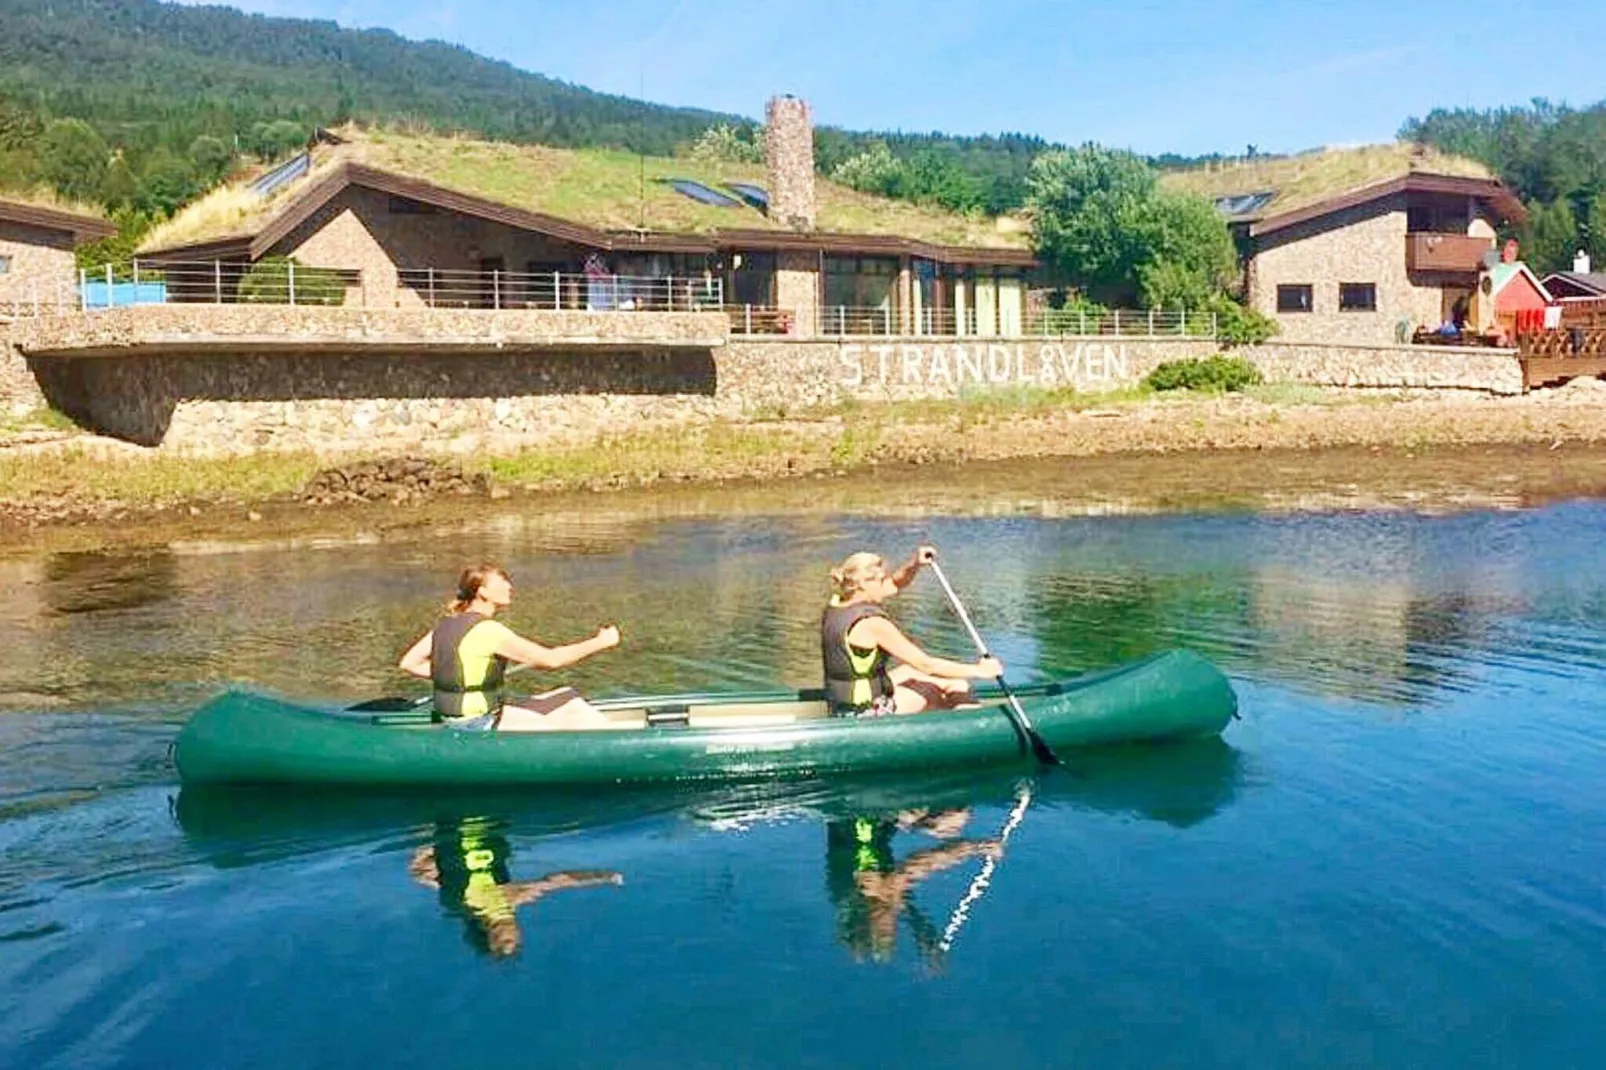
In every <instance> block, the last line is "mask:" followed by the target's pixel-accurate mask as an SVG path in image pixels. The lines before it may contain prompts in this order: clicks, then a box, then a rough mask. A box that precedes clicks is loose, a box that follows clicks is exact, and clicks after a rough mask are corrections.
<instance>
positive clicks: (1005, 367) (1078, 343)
mask: <svg viewBox="0 0 1606 1070" xmlns="http://www.w3.org/2000/svg"><path fill="white" fill-rule="evenodd" d="M1216 350H1217V346H1216V344H1215V343H1214V342H1210V341H1207V340H1204V339H1190V338H1182V339H1150V338H1060V339H1053V340H1039V339H1030V340H1019V339H1017V340H1000V341H993V342H987V341H976V340H967V339H959V340H952V339H947V340H936V339H930V338H862V339H852V338H850V339H846V340H843V341H829V342H823V341H800V342H792V341H762V342H749V341H743V340H740V339H732V340H731V342H730V343H729V344H727V345H726V346H725V347H724V349H722V350H721V351H720V353H719V356H718V361H719V392H720V396H721V397H722V398H725V399H728V400H729V401H730V402H731V404H732V405H733V406H734V407H736V408H737V409H738V410H741V411H748V412H751V411H760V410H775V409H783V410H794V411H795V410H798V409H804V408H808V407H811V406H817V405H828V404H834V403H837V402H841V401H847V400H855V401H897V400H916V399H940V398H955V397H961V396H964V395H966V394H972V393H976V392H978V391H986V390H1000V389H1005V390H1008V389H1015V390H1019V389H1027V388H1043V389H1059V388H1066V387H1068V388H1071V389H1074V390H1077V391H1080V392H1083V393H1100V392H1103V391H1108V390H1116V389H1119V388H1121V387H1128V386H1134V385H1136V384H1137V383H1138V382H1140V381H1142V379H1143V377H1144V376H1146V375H1148V374H1149V373H1150V372H1151V371H1153V370H1154V368H1155V366H1156V365H1158V364H1160V363H1161V362H1162V361H1167V360H1183V359H1186V358H1189V357H1207V356H1209V355H1211V354H1212V353H1214V352H1216Z"/></svg>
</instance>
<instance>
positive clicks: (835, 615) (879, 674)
mask: <svg viewBox="0 0 1606 1070" xmlns="http://www.w3.org/2000/svg"><path fill="white" fill-rule="evenodd" d="M884 616H886V613H884V612H883V611H882V609H881V607H880V606H879V605H877V604H876V603H874V602H854V603H852V604H851V605H845V606H842V605H835V604H833V605H829V606H826V607H825V614H824V615H823V616H822V617H821V618H820V654H821V657H822V659H823V660H824V662H825V695H826V700H827V701H829V702H830V704H831V712H832V713H853V712H860V711H863V710H866V709H869V708H870V706H872V705H873V704H874V703H875V701H876V699H879V698H885V697H887V696H890V695H891V694H892V692H893V683H892V677H891V676H889V675H888V673H887V662H888V661H889V660H891V659H890V658H889V657H888V655H887V652H886V651H885V650H882V649H881V648H880V647H868V648H866V647H857V646H854V645H853V644H852V643H849V642H848V633H849V632H851V631H852V630H853V626H854V625H855V624H857V623H859V622H860V621H861V620H864V619H866V618H867V617H884Z"/></svg>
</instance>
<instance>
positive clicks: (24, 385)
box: [0, 316, 45, 417]
mask: <svg viewBox="0 0 1606 1070" xmlns="http://www.w3.org/2000/svg"><path fill="white" fill-rule="evenodd" d="M7 329H8V324H7V322H6V320H5V317H3V316H0V417H4V416H13V415H14V416H21V415H22V414H23V413H28V412H32V411H33V410H35V409H37V408H39V407H40V406H41V405H43V404H44V403H45V395H44V393H43V391H41V390H40V389H39V382H38V380H37V379H35V378H34V374H33V370H32V369H31V368H29V367H28V362H27V361H26V360H24V359H23V356H22V354H21V353H19V352H17V350H16V349H15V348H13V347H12V345H11V342H10V341H9V340H8V338H7V337H6V331H7Z"/></svg>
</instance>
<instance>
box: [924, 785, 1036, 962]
mask: <svg viewBox="0 0 1606 1070" xmlns="http://www.w3.org/2000/svg"><path fill="white" fill-rule="evenodd" d="M1030 805H1032V786H1031V784H1030V783H1029V782H1022V784H1021V786H1020V793H1019V796H1018V797H1017V798H1016V800H1015V809H1013V810H1011V811H1010V812H1009V820H1008V821H1005V822H1004V831H1002V832H1000V833H999V834H998V850H997V851H995V852H993V853H992V854H990V855H988V856H987V857H986V858H985V859H984V860H983V861H982V864H981V871H980V872H979V873H977V874H976V879H975V880H973V881H971V882H970V887H969V888H968V889H966V891H965V895H964V898H962V899H961V900H959V905H958V906H956V907H954V913H953V917H951V918H949V919H948V925H947V927H946V928H945V929H943V931H942V939H941V940H939V941H938V942H937V949H938V950H939V951H941V952H943V953H944V954H946V953H947V952H948V949H949V948H951V947H953V946H954V939H955V938H956V937H958V935H959V930H960V929H962V928H963V927H964V925H965V922H966V921H967V920H968V919H969V918H970V908H971V907H973V906H975V905H976V903H977V902H978V901H979V900H980V899H981V897H982V896H983V895H985V894H986V892H987V889H988V887H990V886H991V885H992V882H993V870H995V869H997V868H998V856H999V855H1000V854H1001V853H1002V852H1003V850H1004V847H1005V846H1006V845H1007V844H1008V843H1009V837H1010V836H1011V835H1013V834H1014V832H1015V829H1016V828H1017V827H1018V826H1019V825H1020V823H1021V819H1022V818H1024V817H1025V816H1026V808H1027V807H1028V806H1030Z"/></svg>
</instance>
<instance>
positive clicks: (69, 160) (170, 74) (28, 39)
mask: <svg viewBox="0 0 1606 1070" xmlns="http://www.w3.org/2000/svg"><path fill="white" fill-rule="evenodd" d="M0 26H3V27H4V33H0V189H15V188H29V187H33V186H36V185H41V184H43V185H47V186H50V187H53V188H55V189H57V190H59V191H61V192H63V193H65V194H67V195H69V196H71V197H73V198H75V199H78V200H85V201H93V202H96V203H99V204H102V205H104V206H105V207H106V208H107V209H108V210H110V211H113V212H115V213H119V214H120V218H121V219H122V220H123V222H124V223H125V225H126V226H127V227H130V228H137V227H139V226H140V225H141V224H142V223H143V222H144V221H147V220H151V219H157V218H161V217H163V216H165V215H168V214H170V213H172V212H173V211H174V210H175V209H176V208H177V207H178V206H180V205H182V204H185V203H187V202H189V201H190V200H192V199H193V198H194V197H195V196H196V195H197V194H199V193H201V192H203V191H205V190H208V189H211V188H212V187H213V186H215V185H216V184H217V183H218V182H219V180H221V179H222V178H223V177H225V176H226V175H228V174H229V173H230V172H231V171H232V170H233V169H234V168H235V167H236V164H237V162H238V161H239V160H241V159H246V160H249V159H252V158H255V159H259V160H271V159H274V158H277V157H279V156H281V155H282V154H284V153H285V152H287V151H289V150H290V149H292V148H294V147H295V146H297V145H299V144H300V143H302V142H303V141H304V140H305V139H306V137H307V135H308V134H309V133H310V132H311V131H312V129H313V128H315V127H316V126H320V125H324V126H331V125H338V124H340V123H343V122H347V121H351V120H360V121H363V122H365V123H367V124H370V125H384V124H394V123H405V124H408V125H411V126H412V127H414V128H415V129H419V130H427V131H435V132H442V133H452V132H463V133H466V134H469V135H472V136H476V137H480V138H486V139H492V140H498V141H510V142H515V143H521V144H542V145H550V146H556V147H568V148H614V149H620V150H624V151H627V152H643V153H646V154H648V155H650V156H659V157H668V156H671V155H673V154H675V153H676V152H677V151H683V150H686V149H688V148H689V147H690V146H691V145H693V144H695V143H696V142H697V141H698V139H699V138H700V137H701V136H702V135H703V134H704V133H705V132H706V131H708V130H709V129H710V128H713V127H721V126H722V127H726V128H728V129H730V130H731V131H734V132H735V133H736V134H737V135H738V136H739V137H740V138H741V139H742V140H744V141H745V142H746V143H747V144H748V145H749V146H753V145H755V144H756V141H757V139H758V137H759V129H758V126H757V124H755V123H754V122H752V121H751V120H749V119H746V118H743V117H741V116H736V115H722V114H718V113H714V112H709V111H704V110H699V109H694V108H675V107H667V106H663V105H657V104H650V103H646V102H642V101H635V100H631V99H628V98H625V97H619V96H613V95H610V94H605V93H598V92H594V91H592V90H589V89H585V88H583V87H580V86H575V85H570V84H568V83H565V82H562V81H558V80H556V79H551V78H546V77H543V76H541V75H538V74H531V73H528V72H525V71H520V70H518V69H517V68H514V67H513V66H511V65H509V64H506V63H500V62H496V61H493V60H489V59H486V58H484V57H481V56H477V55H475V54H473V53H471V52H469V51H467V50H466V49H463V48H459V47H456V46H453V45H447V44H443V43H440V42H414V41H409V40H406V39H404V38H402V37H399V36H397V35H396V34H393V33H391V32H389V31H385V30H348V29H341V28H340V27H338V26H336V25H335V24H334V23H332V22H324V21H312V20H305V19H282V18H266V17H263V16H259V15H246V14H243V13H241V12H238V11H234V10H231V9H227V8H221V7H190V6H181V5H174V4H163V3H158V2H155V0H0ZM758 103H759V102H757V101H755V102H754V104H755V107H756V106H757V104H758ZM816 137H817V144H818V157H819V161H820V167H821V170H822V171H823V172H825V173H827V174H829V173H830V172H831V170H832V169H833V168H835V167H836V166H837V165H838V164H840V163H841V162H842V161H844V160H847V159H850V158H852V157H854V156H856V155H859V154H862V153H864V152H866V151H869V150H871V149H872V148H874V147H876V146H879V145H886V146H890V148H891V151H892V152H893V153H894V154H896V156H897V158H898V159H899V160H900V161H902V162H903V170H902V173H901V174H899V175H897V176H894V177H892V178H891V179H889V180H887V181H885V182H883V183H882V184H880V185H875V186H863V187H859V188H861V189H862V190H863V191H864V192H869V193H879V194H884V195H887V196H892V197H898V198H901V199H905V200H911V201H915V202H918V203H922V204H929V205H933V206H937V207H942V208H947V209H951V210H959V211H978V212H986V213H992V214H996V213H998V212H1001V211H1004V210H1007V209H1009V208H1012V207H1019V205H1020V204H1021V203H1022V201H1023V196H1024V181H1025V174H1026V170H1027V168H1028V167H1029V166H1030V163H1031V159H1032V157H1034V156H1035V155H1036V154H1037V152H1038V151H1040V150H1041V149H1042V148H1043V147H1044V143H1043V142H1042V140H1041V139H1038V138H1031V137H1025V136H1021V135H1004V136H1001V137H996V138H994V137H981V138H956V137H947V136H943V135H936V134H933V135H920V134H865V133H854V132H850V131H842V130H832V129H828V128H821V129H820V130H818V131H817V135H816Z"/></svg>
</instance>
